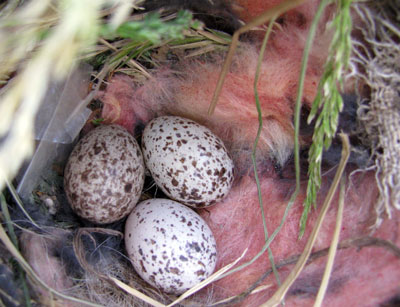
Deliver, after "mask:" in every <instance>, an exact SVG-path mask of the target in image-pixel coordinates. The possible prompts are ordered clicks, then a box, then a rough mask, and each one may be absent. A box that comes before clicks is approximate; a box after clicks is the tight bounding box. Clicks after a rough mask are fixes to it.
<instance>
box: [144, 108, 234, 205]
mask: <svg viewBox="0 0 400 307" xmlns="http://www.w3.org/2000/svg"><path fill="white" fill-rule="evenodd" d="M142 149H143V156H144V160H145V163H146V166H147V168H148V169H149V170H150V172H151V174H152V176H153V178H154V181H155V182H156V184H157V185H158V186H159V187H160V188H161V189H162V191H163V192H164V193H165V194H166V195H168V196H169V197H170V198H172V199H174V200H177V201H179V202H181V203H183V204H185V205H189V206H192V207H196V208H202V207H206V206H209V205H212V204H214V203H215V202H217V201H220V200H221V199H223V198H224V197H225V196H226V195H227V194H228V192H229V190H230V189H231V187H232V183H233V179H234V164H233V161H232V159H231V158H230V156H229V154H228V151H227V150H226V148H225V146H224V144H223V142H222V141H221V140H220V139H219V138H218V137H217V136H216V135H214V134H213V133H212V131H211V130H209V129H208V128H206V127H204V126H201V125H200V124H198V123H196V122H194V121H192V120H189V119H186V118H182V117H177V116H161V117H158V118H155V119H153V120H152V121H150V122H149V123H148V124H147V125H146V127H145V129H144V132H143V136H142Z"/></svg>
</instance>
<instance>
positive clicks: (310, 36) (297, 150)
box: [294, 0, 331, 238]
mask: <svg viewBox="0 0 400 307" xmlns="http://www.w3.org/2000/svg"><path fill="white" fill-rule="evenodd" d="M330 2H331V0H322V1H321V2H320V4H319V6H318V9H317V12H316V13H315V16H314V18H313V21H312V23H311V26H310V31H309V32H308V36H307V41H306V44H305V46H304V52H303V58H302V60H301V70H300V77H299V86H298V89H297V99H296V106H295V115H294V126H295V132H294V134H295V135H294V160H295V165H296V191H295V193H294V194H296V197H297V194H298V192H299V190H300V146H299V131H300V110H301V100H302V98H303V88H304V80H305V75H306V70H307V64H308V57H309V54H310V50H311V46H312V43H313V41H314V37H315V33H316V31H317V27H318V23H319V20H320V18H321V16H322V13H323V11H324V9H325V7H326V6H327V5H328V4H329V3H330ZM306 210H308V211H309V210H310V208H309V207H308V208H307V207H304V209H303V215H304V212H306ZM308 211H307V213H308ZM304 230H305V229H304V228H301V227H300V232H299V238H301V237H302V236H303V234H304Z"/></svg>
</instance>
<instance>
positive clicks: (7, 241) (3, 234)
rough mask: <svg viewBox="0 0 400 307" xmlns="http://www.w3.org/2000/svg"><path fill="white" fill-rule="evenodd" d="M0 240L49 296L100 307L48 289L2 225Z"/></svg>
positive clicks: (0, 227)
mask: <svg viewBox="0 0 400 307" xmlns="http://www.w3.org/2000/svg"><path fill="white" fill-rule="evenodd" d="M0 240H1V241H2V242H3V244H4V245H5V247H6V248H7V250H8V251H9V252H10V253H11V254H12V255H13V256H14V258H15V259H16V260H17V262H18V263H19V264H20V265H21V266H22V268H23V269H24V270H25V272H26V273H27V274H28V275H29V276H30V277H31V278H32V280H33V281H35V282H36V283H37V284H38V285H39V286H40V287H41V288H43V289H45V290H46V291H48V292H49V294H51V295H55V296H57V297H59V298H62V299H65V300H68V301H71V302H76V303H79V304H81V305H82V306H94V307H101V305H99V304H95V303H92V302H88V301H85V300H81V299H78V298H75V297H71V296H68V295H65V294H63V293H60V292H58V291H57V290H55V289H53V288H51V287H49V286H48V285H47V284H46V283H45V282H44V281H43V280H41V279H40V277H39V276H38V275H37V274H36V272H35V271H34V270H33V269H32V267H31V266H30V265H29V264H28V263H27V262H26V260H25V259H24V257H22V256H21V254H20V252H19V251H18V250H17V248H16V247H15V246H14V245H13V243H12V242H11V240H10V238H9V237H8V236H7V234H6V232H5V231H4V228H3V226H2V225H0Z"/></svg>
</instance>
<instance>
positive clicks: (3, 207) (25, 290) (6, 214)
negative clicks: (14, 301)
mask: <svg viewBox="0 0 400 307" xmlns="http://www.w3.org/2000/svg"><path fill="white" fill-rule="evenodd" d="M0 200H1V211H2V213H3V216H4V219H5V223H6V225H7V231H8V235H9V236H10V239H11V242H12V243H13V244H14V246H15V248H17V249H18V250H19V245H18V239H17V236H16V234H15V232H14V227H13V225H12V222H11V217H10V213H9V211H8V204H7V202H6V199H5V197H4V194H3V193H1V195H0ZM17 270H18V275H19V279H20V281H21V284H22V291H23V293H24V297H25V305H26V306H28V307H30V306H31V296H30V294H29V289H28V285H27V283H26V276H25V272H24V270H23V269H22V268H21V266H20V265H19V264H18V263H17Z"/></svg>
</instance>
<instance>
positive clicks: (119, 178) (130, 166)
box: [64, 125, 145, 224]
mask: <svg viewBox="0 0 400 307" xmlns="http://www.w3.org/2000/svg"><path fill="white" fill-rule="evenodd" d="M144 172H145V167H144V162H143V157H142V153H141V150H140V147H139V145H138V143H137V141H136V140H135V138H134V137H133V136H132V135H130V134H129V133H128V131H126V130H125V129H123V128H121V127H119V126H116V125H109V126H99V127H97V128H96V129H94V130H92V131H90V132H89V133H88V134H87V135H85V136H84V137H83V138H82V139H81V140H80V141H79V142H78V143H77V145H76V146H75V147H74V149H73V151H72V153H71V155H70V157H69V159H68V162H67V165H66V167H65V171H64V189H65V192H66V194H67V198H68V201H69V203H70V205H71V207H72V209H73V210H74V211H75V212H76V213H77V214H78V215H79V216H81V217H83V218H85V219H87V220H89V221H91V222H94V223H98V224H107V223H111V222H115V221H117V220H120V219H121V218H123V217H125V216H127V215H128V214H129V213H130V212H131V211H132V209H133V208H134V207H135V205H136V203H137V202H138V200H139V197H140V194H141V192H142V189H143V184H144Z"/></svg>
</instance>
